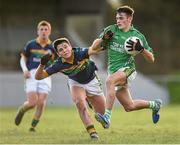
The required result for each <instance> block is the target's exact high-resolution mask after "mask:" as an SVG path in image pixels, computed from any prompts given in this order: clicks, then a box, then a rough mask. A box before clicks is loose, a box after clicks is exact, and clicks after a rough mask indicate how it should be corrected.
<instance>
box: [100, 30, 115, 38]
mask: <svg viewBox="0 0 180 145" xmlns="http://www.w3.org/2000/svg"><path fill="white" fill-rule="evenodd" d="M113 35H114V33H113V32H112V31H111V30H108V31H107V32H105V33H104V35H103V38H102V39H103V40H109V39H111V38H112V37H113Z"/></svg>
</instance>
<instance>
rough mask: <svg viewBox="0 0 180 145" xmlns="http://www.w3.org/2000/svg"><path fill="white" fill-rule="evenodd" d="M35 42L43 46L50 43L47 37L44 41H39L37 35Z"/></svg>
mask: <svg viewBox="0 0 180 145" xmlns="http://www.w3.org/2000/svg"><path fill="white" fill-rule="evenodd" d="M36 42H37V43H38V44H39V45H41V47H45V46H46V45H48V44H51V40H50V39H47V40H46V41H43V42H42V41H41V40H40V38H39V37H37V38H36Z"/></svg>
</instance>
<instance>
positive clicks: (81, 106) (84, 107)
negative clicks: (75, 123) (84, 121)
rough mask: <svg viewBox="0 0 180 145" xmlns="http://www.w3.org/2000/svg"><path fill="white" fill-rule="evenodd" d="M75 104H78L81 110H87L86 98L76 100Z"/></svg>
mask: <svg viewBox="0 0 180 145" xmlns="http://www.w3.org/2000/svg"><path fill="white" fill-rule="evenodd" d="M75 104H76V106H77V108H78V110H79V111H84V110H86V105H85V104H86V103H85V100H84V99H77V100H76V101H75Z"/></svg>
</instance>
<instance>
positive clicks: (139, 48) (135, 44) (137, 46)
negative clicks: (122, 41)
mask: <svg viewBox="0 0 180 145" xmlns="http://www.w3.org/2000/svg"><path fill="white" fill-rule="evenodd" d="M127 44H128V46H126V47H129V48H131V50H129V51H133V50H136V51H139V52H140V53H141V52H143V50H144V47H143V46H142V45H141V43H140V41H139V39H137V42H134V41H132V40H129V41H128V42H127Z"/></svg>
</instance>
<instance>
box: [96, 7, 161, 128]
mask: <svg viewBox="0 0 180 145" xmlns="http://www.w3.org/2000/svg"><path fill="white" fill-rule="evenodd" d="M133 13H134V10H133V9H132V8H130V7H129V6H122V7H120V8H119V9H117V13H116V24H114V25H110V26H108V27H107V28H105V29H104V30H103V32H102V33H101V34H100V38H99V39H101V44H102V46H103V47H104V49H107V51H108V73H109V76H108V78H107V80H106V88H107V101H106V111H105V114H100V113H97V114H95V118H96V120H97V121H99V122H100V123H101V124H102V126H103V127H104V128H109V125H110V118H111V113H112V108H113V104H114V100H115V97H117V99H118V100H119V102H120V103H121V104H122V106H123V107H124V109H125V111H127V112H129V111H134V110H140V109H144V108H150V109H152V119H153V122H154V123H157V122H158V120H159V114H158V112H159V110H160V107H161V100H159V99H157V100H154V101H145V100H133V99H132V98H131V94H130V91H129V88H128V85H129V84H130V82H131V81H132V80H133V79H134V78H135V76H136V69H135V60H134V57H133V56H132V55H130V54H128V53H127V52H126V51H125V46H124V43H125V41H126V40H127V39H128V38H129V37H132V36H136V37H138V38H139V39H138V40H137V42H133V41H131V40H129V41H128V42H127V44H128V46H126V47H129V48H131V49H132V50H136V51H139V53H140V54H141V55H143V57H144V58H145V60H147V61H148V62H149V63H154V55H153V50H152V48H150V47H149V45H148V43H147V41H146V39H145V37H144V35H143V34H142V33H140V32H139V31H138V30H137V29H135V28H134V27H133V26H132V20H133ZM99 39H97V40H99ZM140 41H141V42H142V44H141V43H140ZM99 42H100V41H99Z"/></svg>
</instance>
